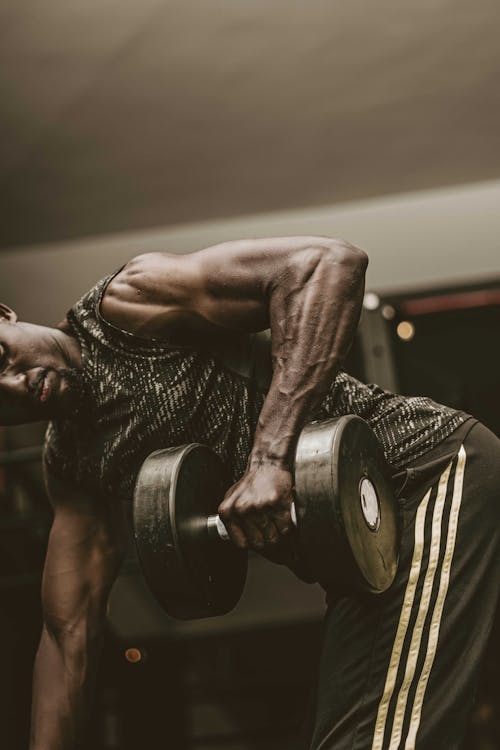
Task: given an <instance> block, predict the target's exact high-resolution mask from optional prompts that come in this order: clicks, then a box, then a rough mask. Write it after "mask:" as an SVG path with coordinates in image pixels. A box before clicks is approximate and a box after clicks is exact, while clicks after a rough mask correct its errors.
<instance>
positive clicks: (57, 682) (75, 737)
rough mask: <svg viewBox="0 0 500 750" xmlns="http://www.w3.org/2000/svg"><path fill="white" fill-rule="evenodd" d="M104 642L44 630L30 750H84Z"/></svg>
mask: <svg viewBox="0 0 500 750" xmlns="http://www.w3.org/2000/svg"><path fill="white" fill-rule="evenodd" d="M100 644H101V639H100V637H98V636H93V637H92V639H91V640H90V641H89V640H88V638H86V637H85V636H83V635H72V636H68V637H65V639H64V640H63V639H57V640H56V639H55V638H54V637H53V636H52V635H50V634H49V633H48V631H47V629H46V628H44V629H43V632H42V637H41V640H40V645H39V648H38V652H37V656H36V660H35V669H34V676H33V706H32V717H31V741H30V750H80V748H83V747H84V735H85V722H86V717H87V715H88V711H89V708H90V703H91V696H92V693H93V686H94V681H95V674H96V667H97V659H98V654H99V650H100Z"/></svg>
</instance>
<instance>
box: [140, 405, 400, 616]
mask: <svg viewBox="0 0 500 750" xmlns="http://www.w3.org/2000/svg"><path fill="white" fill-rule="evenodd" d="M294 482H295V487H294V493H295V501H294V505H293V508H292V520H293V521H294V524H295V526H296V531H295V533H296V537H297V544H298V548H299V553H300V556H301V558H302V559H303V560H304V563H305V565H306V566H307V569H308V570H309V571H310V572H311V574H312V578H313V579H314V580H316V581H318V582H320V583H321V584H322V585H323V586H325V587H327V588H331V587H338V588H339V589H341V590H342V591H350V590H364V591H369V592H372V593H381V592H383V591H386V590H387V588H388V587H389V586H390V585H391V583H392V581H393V580H394V577H395V574H396V570H397V564H398V556H399V545H400V528H399V515H398V506H397V501H396V499H395V496H394V492H393V488H392V485H391V479H390V472H389V469H388V466H387V464H386V461H385V458H384V455H383V452H382V449H381V447H380V445H379V443H378V440H377V438H376V437H375V435H374V433H373V431H372V430H371V428H370V427H369V426H368V424H367V423H366V422H365V421H364V420H362V419H361V418H359V417H357V416H354V415H347V416H344V417H340V418H339V419H328V420H325V421H323V422H313V423H311V424H309V425H307V426H306V427H305V428H304V429H303V430H302V432H301V434H300V437H299V440H298V443H297V448H296V453H295V462H294ZM230 484H231V483H230V481H229V480H228V478H227V474H226V471H225V467H224V465H223V463H222V461H221V459H220V458H219V456H218V455H217V453H216V452H215V451H213V450H212V449H211V448H210V447H209V446H206V445H201V444H199V443H192V444H189V445H184V446H179V447H175V448H165V449H161V450H158V451H155V452H154V453H152V454H151V455H150V456H148V458H146V460H145V461H144V463H143V465H142V467H141V469H140V471H139V474H138V477H137V482H136V486H135V492H134V508H133V522H134V537H135V543H136V548H137V553H138V558H139V561H140V564H141V567H142V571H143V573H144V577H145V580H146V583H147V584H148V586H149V588H150V589H151V591H152V592H153V594H154V595H155V597H156V599H157V600H158V602H159V603H160V605H161V606H162V607H163V609H164V610H165V611H166V612H167V613H168V614H169V615H171V616H173V617H176V618H178V619H182V620H186V619H196V618H200V617H210V616H214V615H222V614H225V613H227V612H229V611H230V610H231V609H233V607H234V606H235V605H236V604H237V602H238V601H239V599H240V597H241V594H242V592H243V589H244V586H245V580H246V573H247V558H248V555H247V553H246V552H244V551H242V550H240V549H238V548H237V547H236V546H235V545H233V544H232V543H231V541H230V540H229V538H228V535H227V531H226V529H225V527H224V524H223V522H222V520H221V519H220V518H219V517H218V516H217V508H218V506H219V505H220V503H221V501H222V499H223V497H224V495H225V493H226V491H227V489H228V488H229V486H230Z"/></svg>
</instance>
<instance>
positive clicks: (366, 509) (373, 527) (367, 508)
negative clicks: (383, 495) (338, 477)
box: [359, 477, 380, 532]
mask: <svg viewBox="0 0 500 750" xmlns="http://www.w3.org/2000/svg"><path fill="white" fill-rule="evenodd" d="M359 500H360V503H361V512H362V513H363V518H364V519H365V523H366V525H367V526H368V528H369V529H370V531H373V532H377V531H378V530H379V528H380V503H379V499H378V495H377V490H376V489H375V485H374V484H373V482H372V481H371V480H370V479H369V478H368V477H363V479H362V480H361V482H360V483H359Z"/></svg>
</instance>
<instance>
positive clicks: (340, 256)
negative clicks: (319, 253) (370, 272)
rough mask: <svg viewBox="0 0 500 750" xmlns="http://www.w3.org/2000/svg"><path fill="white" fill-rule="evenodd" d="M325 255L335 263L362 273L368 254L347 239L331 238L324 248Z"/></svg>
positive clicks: (365, 267)
mask: <svg viewBox="0 0 500 750" xmlns="http://www.w3.org/2000/svg"><path fill="white" fill-rule="evenodd" d="M325 255H327V256H328V257H329V258H330V259H331V260H333V262H334V263H335V264H338V265H341V266H345V267H348V268H352V269H353V270H356V271H358V272H359V273H361V274H364V273H365V271H366V269H367V267H368V255H367V253H365V251H364V250H361V248H359V247H357V246H356V245H352V244H351V243H350V242H347V240H343V239H331V240H329V242H328V245H327V247H326V248H325Z"/></svg>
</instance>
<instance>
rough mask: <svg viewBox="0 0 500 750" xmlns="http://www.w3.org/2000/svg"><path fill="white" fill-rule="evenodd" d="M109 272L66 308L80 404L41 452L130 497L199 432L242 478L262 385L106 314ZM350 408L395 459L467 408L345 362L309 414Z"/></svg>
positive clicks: (421, 446) (426, 445)
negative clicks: (140, 479) (406, 393)
mask: <svg viewBox="0 0 500 750" xmlns="http://www.w3.org/2000/svg"><path fill="white" fill-rule="evenodd" d="M111 278H112V276H108V277H106V278H104V279H102V280H101V281H100V282H99V283H98V284H96V286H94V287H93V288H92V289H91V290H90V291H89V292H88V293H87V294H85V295H84V296H83V297H82V299H81V300H80V301H79V302H77V304H76V305H75V306H74V307H73V308H72V309H71V310H70V311H69V313H68V317H67V319H68V323H69V325H70V328H71V329H72V332H73V333H74V335H75V336H76V337H77V339H78V341H79V343H80V346H81V350H82V378H83V382H84V396H83V406H82V407H80V409H79V411H78V413H77V414H76V415H74V416H72V417H71V418H68V419H58V420H54V421H52V422H50V423H49V426H48V429H47V433H46V441H45V454H44V457H45V461H46V463H47V465H48V467H49V468H50V470H51V472H53V473H54V474H55V475H56V476H59V477H61V478H63V479H66V480H68V481H70V482H71V483H73V484H78V485H79V486H81V487H83V488H84V489H86V490H88V491H89V492H93V493H99V494H110V493H111V494H112V495H113V496H115V497H117V498H119V499H121V500H124V501H128V500H130V499H131V497H132V495H133V489H134V484H135V480H136V477H137V474H138V472H139V469H140V466H141V464H142V462H143V461H144V459H145V458H146V457H147V456H148V455H149V454H150V453H151V452H152V451H154V450H157V449H159V448H165V447H169V446H177V445H183V444H185V443H191V442H200V443H206V444H208V445H210V446H211V447H212V448H213V449H214V450H215V451H217V453H218V454H219V455H220V456H221V458H222V459H223V461H224V462H225V464H226V466H227V467H228V469H229V472H230V475H231V477H232V479H233V481H236V480H237V479H238V478H239V477H240V476H241V475H242V474H243V473H244V471H245V467H246V462H247V458H248V455H249V453H250V450H251V447H252V442H253V435H254V432H255V429H256V426H257V420H258V416H259V412H260V410H261V407H262V404H263V402H264V399H265V395H266V393H265V390H266V389H265V387H263V386H262V385H258V384H257V382H256V380H255V379H254V378H248V377H245V376H244V375H242V374H240V373H238V372H237V371H235V369H233V368H230V367H229V366H228V365H227V360H223V358H219V357H218V356H217V355H213V354H210V353H206V352H202V351H197V350H194V349H192V348H183V347H179V346H171V345H169V344H168V343H165V342H163V341H161V340H155V339H142V338H140V337H138V336H135V335H133V334H130V333H127V332H124V331H121V330H120V329H118V328H116V327H115V326H113V325H111V324H110V323H108V322H107V321H105V320H104V319H103V317H102V316H101V314H100V312H99V309H100V302H101V299H102V296H103V294H104V291H105V289H106V285H107V284H108V282H109V281H110V280H111ZM344 414H357V415H359V416H360V417H362V418H363V419H365V420H366V421H367V422H368V423H369V424H370V425H371V427H372V429H373V430H374V432H375V434H376V435H377V437H378V439H379V441H380V443H381V445H382V448H383V450H384V453H385V456H386V458H387V460H388V461H389V463H390V464H391V465H392V466H393V467H394V468H396V469H398V468H402V467H404V466H405V465H406V464H407V463H409V462H411V461H414V460H415V459H416V458H418V457H420V456H422V455H424V454H425V453H426V452H428V451H430V450H432V449H433V448H434V447H435V446H436V445H438V444H439V443H440V442H442V441H443V440H444V439H445V438H446V437H447V436H448V435H450V434H451V433H452V432H453V431H454V430H455V429H456V428H457V427H458V426H459V425H460V424H462V422H464V421H465V420H466V419H467V417H468V415H465V414H463V413H461V412H457V411H455V410H453V409H451V408H448V407H446V406H441V405H439V404H436V403H434V402H433V401H431V400H430V399H428V398H421V397H415V398H406V397H403V396H398V395H395V394H392V393H389V392H387V391H384V390H382V389H381V388H379V387H378V386H376V385H365V384H364V383H361V382H359V381H358V380H356V379H355V378H353V377H351V376H350V375H348V374H347V373H345V372H343V371H341V372H339V373H338V374H337V376H336V378H335V379H334V381H333V382H332V385H331V388H330V391H329V392H328V394H327V395H326V397H325V398H324V400H323V401H322V403H321V405H320V407H319V408H318V409H317V410H316V412H315V414H314V415H311V419H326V418H328V417H338V416H342V415H344Z"/></svg>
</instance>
